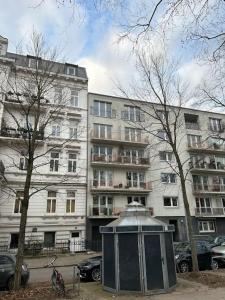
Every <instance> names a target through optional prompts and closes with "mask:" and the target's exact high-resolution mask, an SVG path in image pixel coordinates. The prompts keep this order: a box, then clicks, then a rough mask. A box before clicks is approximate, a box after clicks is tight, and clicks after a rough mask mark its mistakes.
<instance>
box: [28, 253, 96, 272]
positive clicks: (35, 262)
mask: <svg viewBox="0 0 225 300" xmlns="http://www.w3.org/2000/svg"><path fill="white" fill-rule="evenodd" d="M97 255H100V253H97V252H93V253H91V254H87V253H85V252H82V253H75V254H63V255H62V254H60V255H58V257H57V259H56V261H55V266H56V267H64V266H73V265H75V264H77V263H79V262H80V261H82V260H84V259H88V258H89V257H92V256H97ZM52 258H53V256H49V257H41V256H40V257H28V258H26V257H25V258H24V261H25V263H26V264H27V265H28V268H29V269H40V268H43V267H44V266H46V265H47V264H48V263H49V262H50V261H51V259H52Z"/></svg>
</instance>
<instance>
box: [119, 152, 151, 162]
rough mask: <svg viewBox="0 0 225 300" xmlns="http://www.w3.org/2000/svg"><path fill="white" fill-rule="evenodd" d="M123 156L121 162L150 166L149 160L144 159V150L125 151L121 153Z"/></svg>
mask: <svg viewBox="0 0 225 300" xmlns="http://www.w3.org/2000/svg"><path fill="white" fill-rule="evenodd" d="M121 155H122V156H123V157H122V158H121V161H122V162H124V163H132V164H140V163H141V164H148V163H149V159H148V158H145V157H144V150H142V149H124V150H122V152H121Z"/></svg>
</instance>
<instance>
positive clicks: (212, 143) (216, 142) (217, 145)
mask: <svg viewBox="0 0 225 300" xmlns="http://www.w3.org/2000/svg"><path fill="white" fill-rule="evenodd" d="M208 144H209V147H212V148H213V149H225V147H224V145H225V140H224V139H220V138H213V137H210V138H209V139H208Z"/></svg>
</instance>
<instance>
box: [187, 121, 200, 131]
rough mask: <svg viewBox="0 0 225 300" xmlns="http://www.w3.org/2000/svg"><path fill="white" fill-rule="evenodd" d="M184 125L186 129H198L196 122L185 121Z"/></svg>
mask: <svg viewBox="0 0 225 300" xmlns="http://www.w3.org/2000/svg"><path fill="white" fill-rule="evenodd" d="M185 127H186V128H187V129H193V130H199V129H200V127H199V124H198V123H193V122H185Z"/></svg>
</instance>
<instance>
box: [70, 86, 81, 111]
mask: <svg viewBox="0 0 225 300" xmlns="http://www.w3.org/2000/svg"><path fill="white" fill-rule="evenodd" d="M70 94H71V95H70V103H69V104H70V106H71V107H78V106H79V91H78V90H76V89H70Z"/></svg>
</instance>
